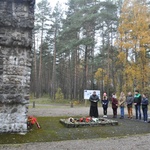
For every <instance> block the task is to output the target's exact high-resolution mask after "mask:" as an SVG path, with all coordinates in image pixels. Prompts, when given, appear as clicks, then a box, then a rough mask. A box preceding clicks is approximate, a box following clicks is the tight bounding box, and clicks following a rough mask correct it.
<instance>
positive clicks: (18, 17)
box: [0, 0, 35, 132]
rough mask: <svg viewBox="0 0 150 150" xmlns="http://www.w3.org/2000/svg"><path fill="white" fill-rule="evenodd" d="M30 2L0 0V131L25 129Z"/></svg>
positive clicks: (28, 68) (30, 16) (30, 35)
mask: <svg viewBox="0 0 150 150" xmlns="http://www.w3.org/2000/svg"><path fill="white" fill-rule="evenodd" d="M34 3H35V1H34V0H1V1H0V132H26V131H27V114H26V112H27V106H26V105H27V104H28V103H29V88H30V72H31V61H32V52H31V46H32V29H33V26H34Z"/></svg>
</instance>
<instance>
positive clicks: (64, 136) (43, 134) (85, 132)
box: [0, 117, 150, 144]
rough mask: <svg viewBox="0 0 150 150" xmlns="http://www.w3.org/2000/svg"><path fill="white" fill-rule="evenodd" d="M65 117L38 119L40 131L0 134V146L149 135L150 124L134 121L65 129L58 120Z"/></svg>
mask: <svg viewBox="0 0 150 150" xmlns="http://www.w3.org/2000/svg"><path fill="white" fill-rule="evenodd" d="M61 118H62V119H63V118H67V117H38V118H37V119H38V122H39V123H40V125H41V127H42V128H41V129H38V128H37V127H36V126H34V127H33V130H32V131H29V132H28V133H27V134H26V135H19V134H0V144H21V143H31V142H52V141H64V140H76V139H92V138H109V137H110V138H111V137H121V136H129V135H135V134H146V133H150V130H149V129H150V124H149V123H143V122H141V121H136V120H128V119H124V120H119V119H118V121H119V125H118V126H99V127H79V128H66V127H64V126H63V125H62V124H61V123H59V120H60V119H61Z"/></svg>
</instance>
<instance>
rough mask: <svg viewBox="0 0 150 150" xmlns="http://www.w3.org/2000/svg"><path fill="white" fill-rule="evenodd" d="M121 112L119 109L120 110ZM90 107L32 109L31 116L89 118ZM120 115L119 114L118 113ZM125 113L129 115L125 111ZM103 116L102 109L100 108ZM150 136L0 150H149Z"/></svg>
mask: <svg viewBox="0 0 150 150" xmlns="http://www.w3.org/2000/svg"><path fill="white" fill-rule="evenodd" d="M118 111H119V109H118ZM88 112H89V108H88V107H73V108H70V107H69V106H58V107H54V106H45V107H44V108H30V109H29V115H34V116H78V115H79V116H87V115H88ZM118 113H119V112H118ZM125 113H127V112H126V111H125ZM99 114H100V116H101V115H102V109H101V108H99ZM108 114H112V109H111V108H109V109H108ZM149 139H150V134H147V135H136V136H130V137H123V138H115V137H114V138H106V139H101V138H99V139H93V140H72V141H61V142H48V143H26V144H17V145H3V144H1V145H0V150H10V149H11V150H31V149H32V150H77V149H80V150H104V149H105V150H127V149H128V150H134V149H136V150H141V149H142V150H149V149H150V144H149Z"/></svg>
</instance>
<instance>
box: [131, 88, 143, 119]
mask: <svg viewBox="0 0 150 150" xmlns="http://www.w3.org/2000/svg"><path fill="white" fill-rule="evenodd" d="M133 101H134V106H135V115H136V119H139V120H141V94H140V93H139V91H138V90H135V95H134V100H133Z"/></svg>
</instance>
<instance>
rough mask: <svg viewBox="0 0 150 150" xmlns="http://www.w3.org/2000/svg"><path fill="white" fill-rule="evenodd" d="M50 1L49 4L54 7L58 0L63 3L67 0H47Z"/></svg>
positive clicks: (37, 0)
mask: <svg viewBox="0 0 150 150" xmlns="http://www.w3.org/2000/svg"><path fill="white" fill-rule="evenodd" d="M40 1H41V0H36V3H38V2H40ZM48 1H49V2H50V4H51V5H52V6H53V7H54V6H55V5H56V3H57V2H58V1H59V2H60V3H62V4H64V3H66V2H67V1H68V0H48Z"/></svg>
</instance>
